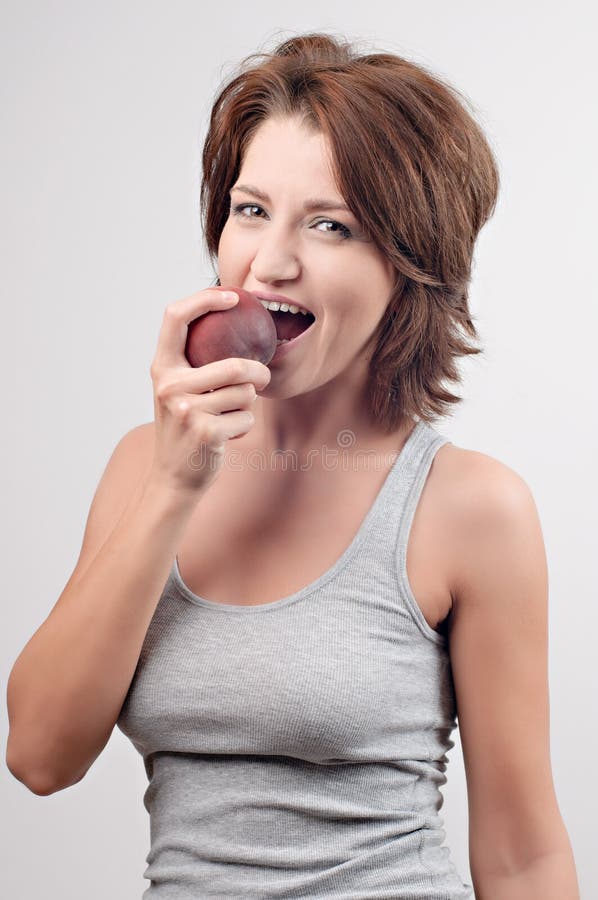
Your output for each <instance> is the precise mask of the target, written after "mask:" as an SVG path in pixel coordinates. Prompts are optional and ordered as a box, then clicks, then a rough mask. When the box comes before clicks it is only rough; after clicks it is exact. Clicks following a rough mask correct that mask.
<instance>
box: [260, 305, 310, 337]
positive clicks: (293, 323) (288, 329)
mask: <svg viewBox="0 0 598 900" xmlns="http://www.w3.org/2000/svg"><path fill="white" fill-rule="evenodd" d="M268 312H269V313H270V315H271V316H272V318H273V319H274V325H275V326H276V337H277V338H278V341H277V343H279V344H280V343H283V342H284V341H293V340H295V338H297V337H299V335H300V334H303V333H304V332H305V331H307V329H308V328H311V326H312V325H313V324H314V322H315V321H316V317H315V316H314V315H313V314H312V313H308V314H307V315H306V316H304V315H302V314H301V313H291V312H281V311H280V310H276V311H274V310H271V309H269V310H268Z"/></svg>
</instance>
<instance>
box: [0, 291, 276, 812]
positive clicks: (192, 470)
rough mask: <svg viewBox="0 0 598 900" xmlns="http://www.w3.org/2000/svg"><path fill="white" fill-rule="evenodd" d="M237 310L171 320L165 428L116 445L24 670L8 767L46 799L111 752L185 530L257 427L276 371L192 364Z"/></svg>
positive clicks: (180, 310) (12, 714) (14, 677)
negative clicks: (258, 403)
mask: <svg viewBox="0 0 598 900" xmlns="http://www.w3.org/2000/svg"><path fill="white" fill-rule="evenodd" d="M233 300H234V301H235V302H238V297H237V296H236V295H233ZM231 303H232V301H229V300H227V298H226V292H223V291H220V290H219V289H209V288H208V289H206V290H203V291H199V292H198V293H196V294H192V295H191V296H190V297H186V298H184V299H183V300H179V301H177V302H176V303H173V304H170V305H169V306H168V307H166V310H165V313H164V319H163V322H162V327H161V329H160V335H159V338H158V347H157V351H156V355H155V357H154V360H153V362H152V366H151V369H150V374H151V377H152V382H153V392H154V415H155V420H154V422H153V423H148V424H147V425H142V426H140V427H139V428H134V429H133V430H132V431H130V432H129V433H128V434H126V435H125V436H124V438H123V439H122V440H121V441H120V443H119V444H118V445H117V447H116V449H115V451H114V453H113V454H112V456H111V458H110V460H109V462H108V465H107V467H106V471H105V472H104V475H103V477H102V479H101V481H100V484H99V486H98V489H97V491H96V495H95V497H94V500H93V503H92V506H91V509H90V513H89V518H88V522H87V528H86V532H85V536H84V539H83V546H82V549H81V554H80V558H79V561H78V563H77V566H76V567H75V571H74V572H73V574H72V576H71V578H70V579H69V581H68V583H67V585H66V587H65V589H64V590H63V592H62V594H61V595H60V597H59V599H58V602H57V603H56V605H55V607H54V609H53V610H52V611H51V613H50V615H49V616H48V618H47V619H46V620H45V622H44V623H43V624H42V625H41V626H40V628H38V630H37V631H36V632H35V634H34V635H33V637H32V638H31V639H30V641H29V642H28V643H27V644H26V646H25V648H24V649H23V650H22V652H21V653H20V655H19V657H18V658H17V660H16V662H15V664H14V666H13V668H12V671H11V674H10V677H9V680H8V690H7V705H8V717H9V723H10V732H9V736H8V745H7V753H6V762H7V765H8V768H9V769H10V771H11V772H12V773H13V775H14V776H15V777H16V778H18V779H19V780H20V781H22V782H23V783H24V784H26V785H27V787H29V788H30V789H31V790H32V791H33V792H34V793H36V794H49V793H53V792H55V791H59V790H61V789H62V788H65V787H69V786H70V785H72V784H76V782H77V781H80V780H81V779H82V778H83V776H84V775H85V773H86V772H87V770H88V769H89V767H90V766H91V765H92V763H93V762H94V760H95V759H96V758H97V756H98V755H99V754H100V753H101V751H102V750H103V748H104V747H105V745H106V743H107V742H108V739H109V737H110V735H111V733H112V729H113V728H114V725H115V723H116V721H117V719H118V716H119V713H120V710H121V708H122V704H123V702H124V700H125V697H126V695H127V692H128V689H129V687H130V684H131V681H132V678H133V675H134V674H135V668H136V666H137V662H138V660H139V655H140V653H141V648H142V646H143V640H144V638H145V635H146V632H147V629H148V627H149V624H150V622H151V620H152V616H153V614H154V612H155V609H156V606H157V604H158V601H159V599H160V595H161V593H162V590H163V588H164V584H165V582H166V579H167V577H168V573H169V571H170V568H171V566H172V563H173V559H174V556H175V554H176V551H177V548H178V546H179V543H180V541H181V538H182V536H183V533H184V530H185V526H186V525H187V522H188V520H189V518H190V516H191V514H192V512H193V509H194V507H195V505H196V504H197V502H198V501H200V498H201V497H202V496H203V495H204V493H205V491H206V490H207V489H208V488H209V486H210V484H211V483H212V482H213V481H214V479H215V478H216V477H217V476H218V473H219V471H220V469H221V468H222V465H223V462H224V447H225V444H226V441H227V440H230V439H235V438H237V437H240V436H241V435H243V434H246V433H247V432H248V430H249V429H250V428H251V426H252V425H253V423H254V421H255V419H254V416H253V414H252V413H251V407H252V404H253V402H254V401H255V398H256V393H257V390H258V389H260V390H261V389H263V388H264V387H265V385H267V384H268V382H269V380H270V371H269V370H268V369H267V368H266V366H264V365H263V364H262V363H260V362H259V361H257V360H251V359H245V358H233V357H231V358H227V359H223V360H217V361H214V362H212V363H208V364H206V365H205V366H200V367H197V368H193V367H191V366H190V365H189V363H188V361H187V360H186V358H185V356H184V353H183V351H184V346H185V336H186V334H187V326H188V324H189V323H190V322H192V321H193V320H195V319H196V318H197V317H198V316H199V315H204V314H206V313H208V312H210V311H211V310H222V309H225V308H227V307H228V308H230V307H231ZM198 450H201V453H199V454H198ZM192 459H193V464H191V462H190V461H191V460H192ZM115 523H116V524H115Z"/></svg>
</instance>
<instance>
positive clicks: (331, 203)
mask: <svg viewBox="0 0 598 900" xmlns="http://www.w3.org/2000/svg"><path fill="white" fill-rule="evenodd" d="M233 191H243V193H244V194H252V195H253V196H254V197H257V198H258V200H262V201H263V202H264V203H270V198H269V196H268V195H267V194H265V193H264V192H263V191H260V190H259V189H258V188H256V187H254V186H253V185H252V184H235V185H233V187H232V188H231V189H230V191H229V193H232V192H233ZM303 209H304V210H305V211H306V212H310V211H312V210H314V209H340V210H343V211H344V212H348V213H351V210H350V209H349V207H348V206H346V205H345V204H344V203H337V202H336V200H324V199H322V198H321V197H310V198H308V199H307V200H306V201H305V203H304V204H303Z"/></svg>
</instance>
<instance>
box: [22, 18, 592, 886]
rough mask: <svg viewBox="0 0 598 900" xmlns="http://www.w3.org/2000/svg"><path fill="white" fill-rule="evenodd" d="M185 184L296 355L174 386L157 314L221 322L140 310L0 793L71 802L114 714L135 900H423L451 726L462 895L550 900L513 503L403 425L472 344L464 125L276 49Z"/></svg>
mask: <svg viewBox="0 0 598 900" xmlns="http://www.w3.org/2000/svg"><path fill="white" fill-rule="evenodd" d="M203 162H204V177H203V183H202V211H203V216H204V226H205V234H206V240H207V245H208V249H209V251H210V253H211V255H212V256H213V257H216V258H217V268H218V275H219V283H221V284H222V285H223V286H225V287H230V286H236V287H239V288H244V289H246V290H249V291H252V292H253V293H255V295H256V296H258V297H259V298H260V299H262V300H263V302H264V303H266V304H268V302H270V305H269V308H270V310H271V312H272V315H273V316H274V319H275V322H276V325H277V329H278V332H279V335H283V334H297V333H299V332H300V334H299V336H298V337H295V338H294V339H293V340H291V341H289V342H288V343H286V344H281V345H280V346H279V348H278V349H277V351H276V354H275V356H274V358H273V359H272V361H271V362H270V364H269V366H264V365H262V364H261V363H259V362H257V361H254V360H247V359H227V360H222V361H218V362H215V363H211V364H209V365H206V366H202V367H200V368H197V369H192V368H191V367H190V366H189V365H188V364H187V363H186V360H185V357H184V346H185V338H186V334H187V326H188V324H189V323H190V322H191V321H192V320H193V319H195V318H197V317H198V316H200V315H204V314H205V313H207V312H208V311H210V310H220V309H226V308H228V307H230V306H231V305H234V303H235V302H237V298H236V296H235V295H234V293H233V296H232V299H227V297H226V294H225V292H223V291H221V290H213V289H210V288H208V289H205V290H202V291H199V292H198V293H196V294H193V295H192V296H190V297H188V298H185V299H184V300H180V301H178V302H175V303H172V304H171V305H170V306H168V308H167V309H166V312H165V316H164V321H163V324H162V328H161V331H160V335H159V339H158V347H157V351H156V355H155V358H154V361H153V363H152V368H151V375H152V381H153V389H154V408H155V421H154V422H150V423H147V424H145V425H142V426H140V427H138V428H135V429H133V430H132V431H131V432H129V433H128V434H127V435H125V436H124V437H123V439H122V440H121V442H120V443H119V444H118V446H117V448H116V449H115V451H114V453H113V455H112V457H111V459H110V461H109V463H108V465H107V467H106V471H105V473H104V475H103V478H102V480H101V482H100V485H99V486H98V490H97V492H96V495H95V497H94V501H93V503H92V507H91V510H90V514H89V518H88V523H87V527H86V531H85V536H84V539H83V545H82V548H81V554H80V558H79V560H78V563H77V566H76V568H75V570H74V572H73V574H72V576H71V579H70V580H69V582H68V584H67V585H66V587H65V589H64V591H63V593H62V595H61V597H60V598H59V600H58V602H57V604H56V606H55V607H54V609H53V610H52V612H51V614H50V616H49V617H48V619H47V620H46V622H44V623H43V625H42V626H41V627H40V629H39V630H38V631H37V632H36V634H35V635H34V636H33V638H32V639H31V641H30V642H29V643H28V644H27V646H26V647H25V649H24V650H23V652H22V653H21V655H20V657H19V658H18V660H17V662H16V663H15V666H14V667H13V671H12V673H11V678H10V682H9V690H8V704H9V717H10V726H11V727H10V736H9V745H8V762H9V766H10V768H11V771H13V773H14V774H15V776H16V777H17V778H20V779H21V780H22V781H23V782H24V783H25V784H27V785H28V787H30V788H31V790H33V791H34V792H35V793H38V794H42V795H43V794H48V793H51V792H54V791H57V790H61V789H63V788H65V787H67V786H69V785H72V784H75V783H77V782H78V781H80V780H81V779H82V778H83V777H84V775H85V773H86V772H87V771H88V769H89V768H90V766H91V765H92V763H93V761H94V760H95V759H96V758H97V756H98V755H99V753H100V752H101V750H102V749H103V747H104V746H105V744H106V742H107V741H108V738H109V736H110V734H111V732H112V729H113V727H114V725H115V723H116V724H118V725H119V727H120V728H121V730H122V731H123V732H124V733H125V734H126V735H128V736H129V738H130V739H131V741H132V742H133V744H134V746H135V747H136V748H137V750H138V751H139V752H140V753H141V754H142V755H143V759H144V763H145V768H146V772H147V775H148V779H149V786H148V789H147V792H146V794H145V801H144V802H145V805H146V808H147V810H148V812H149V813H150V817H151V820H150V821H151V838H152V845H151V849H150V852H149V855H148V857H147V862H148V863H149V865H148V868H147V869H146V872H145V877H147V878H148V879H149V880H150V882H151V884H150V887H149V888H148V889H147V891H146V892H145V894H144V897H147V898H150V897H151V898H153V897H156V898H159V897H177V898H189V900H191V898H193V900H195V898H198V897H209V896H217V897H239V898H246V897H299V896H301V897H343V898H346V897H360V898H365V897H368V898H383V897H388V898H390V897H392V898H420V900H424V898H425V900H440V898H447V897H451V898H452V900H457V898H467V897H473V896H474V894H473V890H472V887H471V886H470V885H468V884H466V883H464V882H463V880H462V879H461V877H460V876H459V875H458V873H457V871H456V870H455V867H454V866H453V863H452V861H451V859H450V853H449V850H448V849H447V848H446V847H443V846H441V845H442V842H443V839H444V831H443V829H442V819H441V818H440V816H439V810H440V808H441V806H442V802H443V798H442V795H441V794H440V791H439V788H440V787H441V786H442V784H444V783H445V781H446V777H445V775H444V771H445V768H446V763H447V756H446V753H447V751H448V750H450V748H451V747H452V746H453V745H454V743H453V741H452V740H451V733H452V730H453V729H454V727H455V725H456V716H457V713H458V717H459V727H460V732H461V741H462V745H463V751H464V760H465V765H466V774H467V785H468V801H469V821H470V861H471V872H472V878H473V888H474V889H475V896H476V897H478V898H482V900H486V898H492V900H516V898H523V897H525V898H531V897H542V898H543V900H557V898H558V900H573V898H575V897H578V892H577V886H576V877H575V869H574V863H573V856H572V852H571V848H570V844H569V840H568V836H567V833H566V829H565V827H564V824H563V821H562V818H561V816H560V812H559V809H558V804H557V801H556V797H555V791H554V786H553V781H552V774H551V766H550V758H549V729H548V725H549V716H548V686H547V659H546V653H547V639H546V638H547V620H546V619H547V610H546V607H547V602H546V601H547V596H546V595H547V583H546V582H547V577H546V562H545V556H544V548H543V541H542V535H541V529H540V524H539V522H538V518H537V512H536V508H535V505H534V501H533V498H532V497H531V494H530V491H529V489H528V487H527V485H526V484H525V483H524V482H523V481H522V479H521V478H520V477H519V476H518V475H517V474H516V473H515V472H513V471H512V470H511V469H509V468H508V467H506V466H505V465H503V464H502V463H500V462H498V461H497V460H494V459H492V458H490V457H488V456H486V455H484V454H481V453H477V452H475V451H471V450H465V449H462V448H459V447H456V446H455V445H453V444H452V443H451V442H449V441H448V440H447V439H446V438H445V437H444V436H443V435H442V434H441V433H440V432H438V431H436V429H435V428H434V426H433V424H432V422H433V421H434V419H435V418H437V417H438V416H440V415H441V414H446V413H447V411H448V410H449V409H450V407H451V405H454V404H455V403H457V402H459V399H460V398H459V397H457V396H456V395H454V394H453V393H451V392H450V391H449V390H448V388H447V387H446V386H445V384H444V382H445V381H446V380H449V381H453V382H458V381H459V375H458V371H457V368H456V364H455V363H456V360H457V359H458V357H460V356H463V355H466V354H471V353H478V352H480V350H479V349H477V348H476V347H474V346H472V345H471V344H470V343H469V342H468V340H467V336H469V337H471V338H473V337H476V330H475V327H474V325H473V322H472V318H471V316H470V314H469V310H468V304H467V286H468V283H469V279H470V275H471V264H472V255H473V249H474V243H475V239H476V237H477V235H478V233H479V231H480V229H481V228H482V226H483V225H484V223H485V222H486V221H487V220H488V218H489V216H490V215H491V214H492V211H493V209H494V206H495V203H496V196H497V191H498V174H497V170H496V165H495V161H494V159H493V156H492V153H491V150H490V148H489V146H488V144H487V142H486V140H485V138H484V136H483V134H482V133H481V131H480V129H479V127H478V125H477V124H476V123H475V121H474V120H473V118H472V117H471V116H470V114H469V113H468V112H467V111H466V109H465V106H464V105H463V103H462V102H460V99H459V96H458V94H457V92H456V91H455V90H454V89H453V88H451V87H449V86H448V85H446V84H444V83H442V82H441V81H440V80H438V79H437V78H435V77H433V76H432V75H431V74H429V73H427V72H426V71H424V70H423V69H422V68H421V67H418V66H416V65H414V64H413V63H411V62H408V61H406V60H404V59H401V58H400V57H398V56H394V55H391V54H371V55H359V54H357V53H356V51H355V49H354V48H352V47H351V46H350V45H349V44H346V43H343V42H341V41H339V40H335V39H333V38H332V37H330V36H327V35H317V34H316V35H304V36H300V37H296V38H292V39H290V40H288V41H285V42H284V43H283V44H281V45H280V46H279V47H277V48H276V49H275V51H274V52H273V53H272V54H266V55H264V56H263V58H261V59H257V60H256V59H255V58H254V57H250V58H249V60H248V61H247V65H245V66H243V67H241V70H240V71H239V72H238V73H237V75H236V76H235V77H234V78H232V79H230V81H229V82H228V84H226V85H225V86H224V88H223V89H222V91H221V92H220V94H219V96H218V97H217V98H216V101H215V103H214V107H213V110H212V116H211V120H210V127H209V131H208V134H207V137H206V142H205V146H204V157H203ZM331 216H333V218H331ZM276 298H278V300H277V299H276ZM272 303H274V306H273V305H272ZM276 303H283V304H284V303H287V304H289V305H291V307H292V309H291V310H287V309H285V308H284V306H283V307H282V308H280V307H279V308H278V309H277V308H276ZM295 307H297V308H298V311H296V310H295ZM287 329H288V330H287ZM281 460H282V462H281Z"/></svg>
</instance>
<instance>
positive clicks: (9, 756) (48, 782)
mask: <svg viewBox="0 0 598 900" xmlns="http://www.w3.org/2000/svg"><path fill="white" fill-rule="evenodd" d="M6 767H7V769H8V771H9V772H10V774H11V775H12V776H13V777H14V778H16V780H17V781H20V782H21V784H23V785H24V786H25V787H26V788H27V790H29V791H31V793H32V794H35V795H36V796H37V797H48V796H49V795H50V794H56V793H57V792H58V791H62V790H64V789H65V788H67V787H70V786H71V785H72V784H77V783H78V782H79V781H81V779H82V778H84V777H85V774H86V773H85V772H84V773H83V774H82V775H81V776H80V777H79V778H76V779H75V780H74V781H69V782H68V783H59V782H57V781H56V779H54V778H52V777H51V776H49V775H48V774H47V773H46V772H39V771H34V770H32V769H28V767H27V766H25V765H23V764H22V760H21V759H19V758H18V757H17V756H16V755H15V753H14V751H13V750H12V748H11V746H10V742H9V744H8V746H7V750H6Z"/></svg>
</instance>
